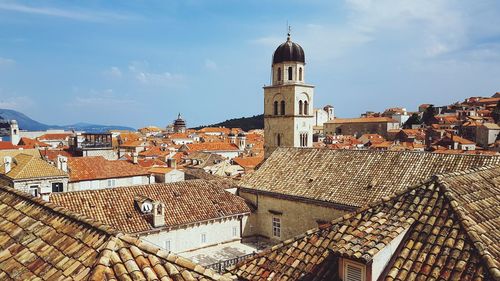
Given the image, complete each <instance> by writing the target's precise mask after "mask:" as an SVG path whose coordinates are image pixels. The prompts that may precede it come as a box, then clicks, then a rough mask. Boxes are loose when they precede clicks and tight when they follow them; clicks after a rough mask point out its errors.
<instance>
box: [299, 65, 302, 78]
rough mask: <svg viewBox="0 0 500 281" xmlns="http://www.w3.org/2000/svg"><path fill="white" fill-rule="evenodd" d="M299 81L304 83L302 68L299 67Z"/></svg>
mask: <svg viewBox="0 0 500 281" xmlns="http://www.w3.org/2000/svg"><path fill="white" fill-rule="evenodd" d="M299 81H302V67H299Z"/></svg>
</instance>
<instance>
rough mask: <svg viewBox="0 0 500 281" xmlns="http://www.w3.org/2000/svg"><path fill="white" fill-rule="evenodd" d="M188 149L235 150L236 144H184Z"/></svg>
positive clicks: (236, 148)
mask: <svg viewBox="0 0 500 281" xmlns="http://www.w3.org/2000/svg"><path fill="white" fill-rule="evenodd" d="M185 146H186V147H187V148H188V151H236V150H239V148H238V146H237V145H235V144H232V143H227V142H203V143H190V144H186V145H185Z"/></svg>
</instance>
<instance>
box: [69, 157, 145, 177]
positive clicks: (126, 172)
mask: <svg viewBox="0 0 500 281" xmlns="http://www.w3.org/2000/svg"><path fill="white" fill-rule="evenodd" d="M68 167H69V181H70V182H75V181H84V180H96V179H108V178H122V177H133V176H142V175H148V172H147V170H146V169H144V168H142V167H140V166H138V165H134V164H132V163H130V162H128V161H123V160H106V159H105V158H104V157H102V156H95V157H72V158H69V159H68Z"/></svg>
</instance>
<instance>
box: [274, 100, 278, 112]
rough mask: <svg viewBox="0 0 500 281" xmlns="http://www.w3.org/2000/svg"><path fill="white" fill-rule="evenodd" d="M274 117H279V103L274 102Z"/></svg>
mask: <svg viewBox="0 0 500 281" xmlns="http://www.w3.org/2000/svg"><path fill="white" fill-rule="evenodd" d="M274 115H278V101H275V102H274Z"/></svg>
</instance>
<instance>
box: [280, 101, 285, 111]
mask: <svg viewBox="0 0 500 281" xmlns="http://www.w3.org/2000/svg"><path fill="white" fill-rule="evenodd" d="M281 115H285V101H284V100H282V101H281Z"/></svg>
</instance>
